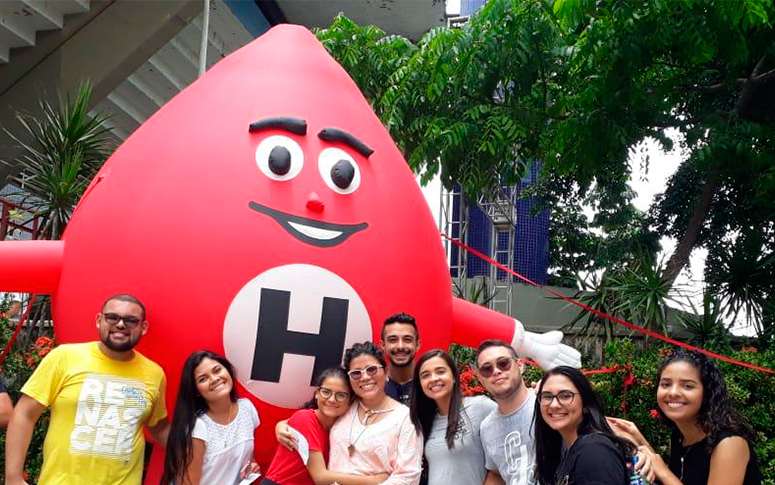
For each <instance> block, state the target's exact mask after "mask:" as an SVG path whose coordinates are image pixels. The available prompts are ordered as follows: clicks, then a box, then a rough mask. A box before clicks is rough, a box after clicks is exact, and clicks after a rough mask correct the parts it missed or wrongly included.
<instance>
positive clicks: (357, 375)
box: [347, 365, 382, 381]
mask: <svg viewBox="0 0 775 485" xmlns="http://www.w3.org/2000/svg"><path fill="white" fill-rule="evenodd" d="M381 368H382V366H381V365H370V366H368V367H366V368H365V369H355V370H351V371H350V372H348V373H347V375H349V376H350V379H352V380H354V381H360V380H361V378H362V377H363V374H364V373H366V375H367V376H369V377H374V376H376V375H377V372H379V370H380V369H381Z"/></svg>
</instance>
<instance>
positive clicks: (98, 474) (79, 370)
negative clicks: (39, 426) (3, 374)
mask: <svg viewBox="0 0 775 485" xmlns="http://www.w3.org/2000/svg"><path fill="white" fill-rule="evenodd" d="M96 327H97V331H98V334H99V341H97V342H88V343H83V344H67V345H60V346H59V347H57V348H55V349H54V350H52V351H51V353H50V354H48V355H47V356H46V357H45V358H44V359H43V361H41V363H40V365H39V366H38V368H37V369H36V370H35V372H34V373H33V374H32V377H30V379H29V380H28V381H27V382H26V383H25V385H24V387H22V397H21V399H20V400H19V403H18V404H17V406H16V409H15V410H14V414H13V417H12V418H11V423H10V424H9V426H8V437H7V440H6V447H5V456H6V469H5V473H6V475H5V476H6V482H5V483H6V484H8V485H22V484H26V482H25V481H24V479H23V478H22V470H23V469H24V459H25V456H26V454H27V448H28V447H29V444H30V438H31V436H32V431H33V429H34V427H35V423H36V422H37V421H38V418H39V417H40V415H41V414H42V413H43V411H44V410H45V409H46V407H50V408H51V423H50V424H49V427H48V432H47V434H46V441H45V445H44V448H43V449H44V453H43V468H42V470H41V475H40V479H39V483H105V484H108V483H109V484H116V485H118V484H122V485H123V484H127V485H130V484H131V485H139V484H140V481H141V480H142V473H143V457H144V448H145V440H144V438H143V433H142V425H143V424H144V425H145V426H146V427H147V428H148V431H150V433H151V435H153V437H154V438H155V439H156V440H158V441H159V442H160V443H161V444H162V445H165V444H166V441H167V434H168V433H169V421H168V420H167V409H166V405H165V402H164V390H165V377H164V371H163V370H162V369H161V367H159V366H158V365H157V364H156V363H154V362H152V361H150V360H148V359H147V358H146V357H144V356H143V355H142V354H140V353H139V352H137V351H136V350H134V347H135V346H136V345H137V344H138V343H139V342H140V339H141V337H142V336H143V335H145V333H146V332H147V331H148V321H147V320H146V319H145V307H144V306H143V304H142V303H141V302H140V301H139V300H138V299H137V298H135V297H133V296H131V295H126V294H120V295H115V296H112V297H110V298H108V300H107V301H106V302H105V304H104V305H103V306H102V311H101V312H100V313H98V314H97V318H96Z"/></svg>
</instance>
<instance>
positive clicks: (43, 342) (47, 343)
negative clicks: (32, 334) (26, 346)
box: [35, 337, 54, 347]
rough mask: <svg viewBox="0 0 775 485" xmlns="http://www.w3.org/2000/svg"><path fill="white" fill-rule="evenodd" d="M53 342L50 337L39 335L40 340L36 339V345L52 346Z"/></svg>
mask: <svg viewBox="0 0 775 485" xmlns="http://www.w3.org/2000/svg"><path fill="white" fill-rule="evenodd" d="M53 344H54V342H52V341H51V339H50V338H48V337H39V338H38V340H36V341H35V346H36V347H51V346H52V345H53Z"/></svg>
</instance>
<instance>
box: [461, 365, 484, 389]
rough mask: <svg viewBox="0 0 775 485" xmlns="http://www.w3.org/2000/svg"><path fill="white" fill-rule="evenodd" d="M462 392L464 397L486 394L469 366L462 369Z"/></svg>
mask: <svg viewBox="0 0 775 485" xmlns="http://www.w3.org/2000/svg"><path fill="white" fill-rule="evenodd" d="M460 390H461V391H462V392H463V395H464V396H476V395H479V394H485V392H486V391H485V390H484V386H482V384H481V383H480V382H479V380H478V379H477V378H476V373H475V372H474V371H473V369H471V367H470V366H469V365H463V366H461V367H460Z"/></svg>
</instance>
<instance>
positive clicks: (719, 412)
mask: <svg viewBox="0 0 775 485" xmlns="http://www.w3.org/2000/svg"><path fill="white" fill-rule="evenodd" d="M657 382H658V384H657V386H658V387H657V405H658V407H659V412H660V414H661V415H662V417H663V418H666V419H665V421H666V422H667V423H669V424H670V426H671V427H672V428H673V435H672V437H671V441H670V463H669V465H667V464H665V462H664V461H663V460H662V458H661V457H660V456H659V455H657V454H656V453H654V451H653V449H652V448H651V446H649V444H648V442H647V441H646V439H645V438H644V437H643V435H642V434H641V433H640V431H638V428H637V427H636V426H635V425H634V424H633V423H631V422H629V421H624V420H620V419H611V424H612V425H613V428H614V430H616V431H617V432H618V433H620V434H621V435H622V436H626V437H628V438H629V439H631V440H632V441H633V442H634V443H635V444H637V445H639V446H641V447H642V448H641V450H643V451H645V452H647V453H648V454H649V455H650V458H651V460H650V461H651V464H652V466H653V471H654V473H655V474H656V476H657V479H659V480H660V481H661V482H662V484H663V485H759V484H760V483H761V475H760V473H759V464H758V462H757V460H756V453H755V451H754V448H753V445H752V444H751V443H752V442H753V440H754V437H755V433H754V432H753V430H752V429H751V428H750V427H749V426H748V425H747V424H746V423H745V421H744V420H743V418H742V416H740V413H738V412H737V410H736V409H735V408H734V406H733V404H732V399H731V398H730V396H729V392H728V391H727V386H726V383H725V382H724V376H723V375H722V374H721V371H720V370H719V368H718V367H717V366H716V364H715V363H714V362H713V361H712V360H710V359H709V358H708V357H706V356H705V355H703V354H700V353H699V352H693V351H688V350H683V349H679V350H676V351H674V352H672V353H671V354H669V355H668V356H667V357H665V360H664V361H663V362H662V366H661V368H660V370H659V376H658V380H657Z"/></svg>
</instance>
